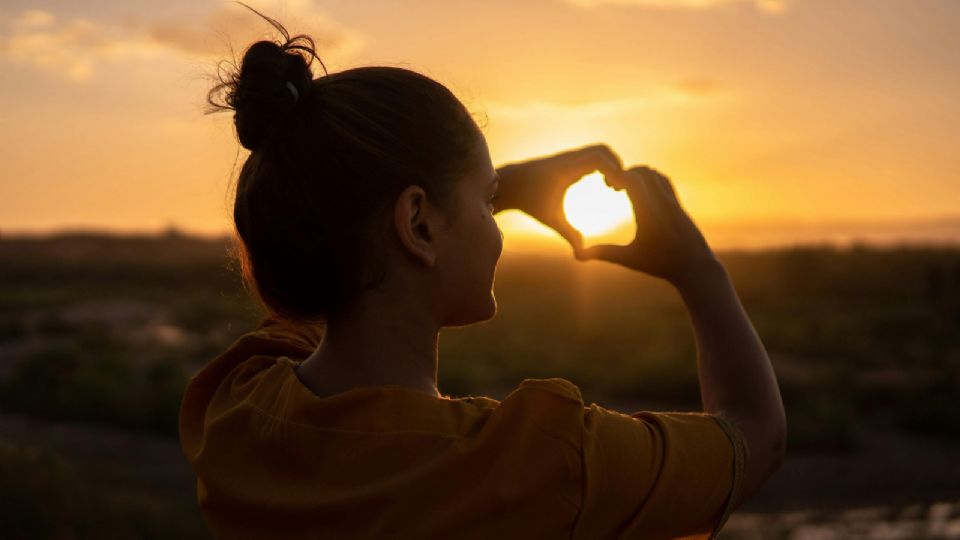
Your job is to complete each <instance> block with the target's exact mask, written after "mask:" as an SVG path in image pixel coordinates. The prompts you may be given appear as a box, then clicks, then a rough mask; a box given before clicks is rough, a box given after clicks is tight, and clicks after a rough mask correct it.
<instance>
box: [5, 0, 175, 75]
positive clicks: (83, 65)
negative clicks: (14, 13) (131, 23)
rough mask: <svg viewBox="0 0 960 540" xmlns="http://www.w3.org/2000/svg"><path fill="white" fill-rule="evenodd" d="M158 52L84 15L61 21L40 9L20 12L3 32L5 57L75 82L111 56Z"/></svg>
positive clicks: (131, 55) (137, 39) (134, 55)
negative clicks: (83, 16) (58, 74)
mask: <svg viewBox="0 0 960 540" xmlns="http://www.w3.org/2000/svg"><path fill="white" fill-rule="evenodd" d="M158 52H159V51H158V50H157V47H156V46H153V45H152V44H151V43H150V42H148V41H145V40H143V39H141V38H138V37H136V36H126V35H123V33H122V32H119V31H117V30H116V29H113V28H110V27H107V26H104V25H101V24H98V23H96V22H93V21H90V20H87V19H84V18H76V19H72V20H69V21H59V20H57V18H56V17H55V16H54V15H53V14H52V13H50V12H48V11H42V10H37V9H31V10H27V11H24V12H23V13H21V14H20V15H19V16H18V17H16V18H14V19H13V20H12V21H11V22H10V23H9V24H8V25H7V28H5V29H4V32H3V33H2V34H0V55H2V56H3V57H5V58H7V59H8V60H11V61H13V62H15V63H18V64H24V65H31V66H34V67H37V68H39V69H43V70H47V71H53V72H56V73H60V74H62V75H64V76H65V77H67V78H69V79H71V80H74V81H83V80H87V79H89V78H90V77H91V76H92V75H93V73H94V67H95V66H96V65H97V64H98V63H101V62H103V61H106V60H108V59H116V58H129V57H150V56H154V55H156V54H157V53H158Z"/></svg>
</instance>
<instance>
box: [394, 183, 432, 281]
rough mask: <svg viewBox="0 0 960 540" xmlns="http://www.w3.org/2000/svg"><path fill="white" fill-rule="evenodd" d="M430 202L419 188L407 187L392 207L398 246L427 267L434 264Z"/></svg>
mask: <svg viewBox="0 0 960 540" xmlns="http://www.w3.org/2000/svg"><path fill="white" fill-rule="evenodd" d="M430 211H431V208H430V202H429V201H428V200H427V194H426V192H424V191H423V188H421V187H420V186H408V187H407V188H406V189H405V190H403V192H402V193H400V196H399V197H397V201H396V204H395V205H394V227H395V228H396V231H397V237H398V238H399V239H400V244H401V245H402V246H403V247H404V248H406V250H407V252H408V253H410V255H412V256H413V257H415V258H416V259H418V260H420V261H421V262H423V263H424V264H425V265H427V266H428V267H431V268H432V267H433V266H434V264H436V259H437V257H436V252H435V250H434V248H435V245H434V237H433V234H432V229H431V223H430V221H429V219H428V218H429V217H430Z"/></svg>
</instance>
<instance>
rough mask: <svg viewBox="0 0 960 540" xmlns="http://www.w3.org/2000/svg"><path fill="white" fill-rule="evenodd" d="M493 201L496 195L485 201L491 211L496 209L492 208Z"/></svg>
mask: <svg viewBox="0 0 960 540" xmlns="http://www.w3.org/2000/svg"><path fill="white" fill-rule="evenodd" d="M495 200H497V196H496V195H494V196H493V197H490V200H489V201H487V206H489V207H490V209H491V210H493V209H495V208H496V207H495V206H494V204H493V201H495Z"/></svg>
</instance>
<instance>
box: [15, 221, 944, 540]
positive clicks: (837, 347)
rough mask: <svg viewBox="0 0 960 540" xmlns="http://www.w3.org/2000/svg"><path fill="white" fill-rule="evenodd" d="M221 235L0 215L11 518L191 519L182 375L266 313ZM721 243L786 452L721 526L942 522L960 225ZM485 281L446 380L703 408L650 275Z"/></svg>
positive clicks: (175, 527) (58, 529)
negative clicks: (572, 386)
mask: <svg viewBox="0 0 960 540" xmlns="http://www.w3.org/2000/svg"><path fill="white" fill-rule="evenodd" d="M227 245H228V244H227V241H226V240H225V239H215V240H209V239H199V238H192V237H187V236H183V235H180V234H177V233H175V232H171V233H169V234H166V235H161V236H140V237H135V236H104V235H93V234H89V235H85V234H72V235H60V236H54V237H48V238H16V237H13V238H8V237H4V238H2V239H0V410H2V413H0V499H2V500H3V501H4V504H3V505H2V506H0V528H2V530H4V531H13V536H11V537H29V538H68V537H70V538H88V537H91V538H92V537H104V536H109V537H131V538H153V537H156V538H168V537H177V538H203V537H204V535H205V529H204V527H203V523H202V521H201V518H200V515H199V511H198V509H197V508H196V502H195V500H194V498H193V497H194V491H193V490H194V486H193V477H192V475H191V471H190V469H189V467H188V466H187V464H186V463H185V461H184V459H183V457H182V456H181V455H180V453H179V452H180V450H179V446H178V443H177V439H176V415H177V410H178V407H179V402H180V397H181V395H182V389H183V386H184V385H185V383H186V381H187V379H188V377H189V376H190V374H192V373H193V372H195V371H196V370H197V369H198V368H199V367H201V366H202V365H203V364H204V363H205V362H207V361H209V360H210V359H212V358H213V357H214V356H216V355H217V354H218V353H219V352H220V351H222V350H223V349H224V348H226V347H227V346H229V345H230V344H231V343H232V342H233V341H234V340H235V339H236V338H237V337H238V336H240V335H241V334H242V333H244V332H245V331H247V330H249V329H250V328H251V327H253V326H254V325H255V324H256V323H257V322H258V321H259V319H260V318H261V317H262V315H261V314H260V313H259V312H258V311H257V308H256V307H255V305H254V304H253V303H252V302H251V301H250V299H249V297H248V295H247V293H246V292H245V291H244V289H243V287H242V285H241V283H240V281H239V278H238V277H237V273H236V269H235V266H234V264H233V263H232V261H231V260H230V259H229V257H228V255H227V251H226V247H227ZM719 256H720V258H721V260H722V261H723V262H724V264H725V265H726V267H727V269H728V271H729V273H730V275H731V277H732V278H733V280H734V282H735V285H736V288H737V291H738V292H739V294H740V297H741V300H742V302H743V304H744V307H745V308H746V310H747V312H748V313H749V314H750V317H751V319H752V321H753V322H754V324H755V326H756V328H757V331H758V333H759V334H760V336H761V338H762V340H763V342H764V344H765V345H766V346H767V349H768V351H769V353H770V356H771V359H772V360H773V362H774V367H775V369H776V372H777V375H778V378H779V380H780V385H781V391H782V393H783V396H784V399H785V403H786V408H787V416H788V423H789V443H788V459H787V462H786V463H785V465H784V467H783V468H782V470H781V471H780V472H779V473H778V474H777V475H776V476H775V477H774V478H773V479H771V481H770V482H769V484H768V485H767V486H765V488H764V489H763V490H762V491H761V493H759V494H758V495H757V497H755V498H754V500H752V501H751V502H750V503H748V505H747V506H746V507H745V508H744V509H742V510H741V512H740V514H738V515H737V516H735V517H734V518H733V519H731V521H730V523H729V525H728V527H727V530H726V532H725V534H724V537H725V538H768V537H769V538H781V537H784V538H786V537H817V538H834V537H836V538H856V537H863V538H867V537H874V536H876V535H880V534H881V533H877V532H876V531H877V530H882V531H887V533H886V534H887V536H885V537H888V538H918V537H922V538H950V537H954V536H952V535H954V534H956V537H960V504H958V503H960V249H958V248H951V247H946V246H944V247H935V246H929V247H916V246H914V247H906V246H904V247H888V248H882V249H881V248H876V247H871V246H869V245H864V244H857V245H854V246H853V247H852V248H849V249H837V248H833V247H830V246H828V245H821V246H806V247H794V248H783V249H778V250H765V251H752V252H750V251H743V252H737V251H726V252H721V253H719ZM495 290H496V296H497V299H498V305H499V312H498V314H497V316H496V317H495V318H494V319H492V320H491V321H489V322H486V323H483V324H478V325H473V326H469V327H463V328H450V329H445V330H444V331H443V333H442V334H441V343H440V346H441V364H440V389H441V391H442V392H444V393H445V394H449V395H455V396H459V395H481V394H482V395H488V396H491V397H494V398H503V397H504V396H505V395H506V394H507V393H509V392H510V390H511V389H512V388H514V387H515V386H516V385H517V384H518V383H519V382H520V381H521V380H522V379H524V378H540V377H564V378H567V379H569V380H571V381H573V382H574V383H576V384H577V385H578V386H579V387H580V389H581V391H582V393H583V396H584V399H585V401H587V402H588V403H589V402H596V403H599V404H601V405H604V406H607V407H610V408H614V409H617V410H623V411H624V412H633V411H637V410H644V409H649V410H696V409H697V407H698V405H699V397H698V389H697V381H696V349H695V345H694V341H693V334H692V330H691V327H690V323H689V319H688V318H687V315H686V312H685V310H684V309H683V304H682V303H681V301H680V297H679V295H678V294H677V293H676V292H675V291H674V290H673V289H672V288H671V287H670V286H669V285H668V284H666V283H665V282H663V281H660V280H657V279H655V278H651V277H648V276H644V275H641V274H637V273H634V272H631V271H628V270H625V269H622V268H618V267H614V266H612V265H607V264H605V263H601V262H595V261H594V262H589V263H581V262H577V261H575V260H573V259H572V258H567V257H562V256H548V255H522V254H517V253H515V252H510V251H507V252H505V253H504V256H503V258H502V260H501V263H500V267H499V269H498V272H497V278H496V286H495ZM50 516H55V517H56V519H50ZM878 527H879V528H880V529H878ZM760 529H762V530H764V531H767V533H765V534H764V535H761V536H757V534H758V533H757V531H758V530H760ZM105 531H106V533H105ZM890 531H893V532H890ZM898 531H899V532H898ZM917 531H921V532H919V533H918V532H917ZM791 534H792V535H793V536H789V535H791ZM804 534H806V535H808V536H803V535H804ZM830 534H833V535H838V536H829V535H830ZM798 535H799V536H798ZM818 535H819V536H818ZM858 535H859V536H858ZM898 535H900V536H898Z"/></svg>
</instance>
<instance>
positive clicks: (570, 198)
mask: <svg viewBox="0 0 960 540" xmlns="http://www.w3.org/2000/svg"><path fill="white" fill-rule="evenodd" d="M563 213H564V216H565V217H566V219H567V222H568V223H569V224H570V225H572V226H573V227H574V228H575V229H577V230H578V231H580V233H581V234H582V235H583V246H584V247H587V246H589V245H594V244H629V243H630V242H631V241H632V240H633V237H634V234H635V233H636V221H635V219H634V214H633V205H632V204H631V202H630V197H629V195H627V192H626V190H621V191H617V190H615V189H613V188H611V187H610V186H608V185H607V184H606V181H605V180H604V177H603V173H601V172H599V171H598V172H592V173H589V174H587V175H585V176H583V177H582V178H581V179H580V180H578V181H576V182H574V183H573V184H571V185H570V186H569V187H568V188H567V190H566V192H565V193H564V196H563Z"/></svg>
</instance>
